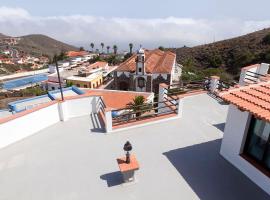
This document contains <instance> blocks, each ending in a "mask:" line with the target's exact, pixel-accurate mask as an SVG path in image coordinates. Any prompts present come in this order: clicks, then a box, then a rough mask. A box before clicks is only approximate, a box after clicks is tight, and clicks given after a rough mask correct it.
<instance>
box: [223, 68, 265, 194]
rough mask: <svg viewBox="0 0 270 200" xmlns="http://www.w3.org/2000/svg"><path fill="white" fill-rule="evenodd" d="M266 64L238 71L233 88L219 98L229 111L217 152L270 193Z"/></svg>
mask: <svg viewBox="0 0 270 200" xmlns="http://www.w3.org/2000/svg"><path fill="white" fill-rule="evenodd" d="M268 71H269V65H268V64H264V63H263V64H256V65H252V66H248V67H245V68H243V69H242V73H241V76H240V81H239V85H240V86H238V87H237V88H232V89H229V90H228V91H225V92H221V93H220V94H219V96H220V97H221V98H222V99H223V100H224V101H225V102H227V103H229V109H228V114H227V120H226V123H225V129H224V135H223V139H222V145H221V150H220V153H221V155H222V156H223V157H224V158H225V159H227V160H228V161H229V162H231V163H232V164H233V165H234V166H235V167H237V168H238V169H239V170H240V171H242V172H243V173H244V174H245V175H246V176H247V177H249V178H250V179H251V180H252V181H253V182H255V183H256V184H257V185H258V186H260V187H261V188H262V189H263V190H265V191H266V192H267V193H268V194H270V75H269V74H268Z"/></svg>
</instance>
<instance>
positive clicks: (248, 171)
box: [220, 105, 270, 195]
mask: <svg viewBox="0 0 270 200" xmlns="http://www.w3.org/2000/svg"><path fill="white" fill-rule="evenodd" d="M250 118H251V115H250V113H248V112H242V111H240V110H239V109H238V108H237V107H236V106H234V105H230V106H229V111H228V116H227V121H226V126H225V130H224V136H223V139H222V145H221V149H220V154H221V155H222V156H223V157H224V158H225V159H227V160H228V161H229V162H230V163H232V164H233V165H234V166H235V167H237V168H238V169H239V170H240V171H242V172H243V173H244V174H245V175H246V176H247V177H249V178H250V179H251V180H252V181H253V182H254V183H256V184H257V185H258V186H259V187H261V188H262V189H263V190H265V191H266V192H267V193H268V194H269V195H270V178H269V177H267V176H266V175H265V174H263V173H262V172H261V171H259V170H258V169H257V168H256V167H254V166H253V165H252V164H250V163H249V162H248V161H246V160H245V159H244V158H243V157H242V156H241V154H242V153H243V148H244V144H245V141H246V134H247V129H248V127H249V122H250Z"/></svg>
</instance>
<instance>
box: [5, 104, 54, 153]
mask: <svg viewBox="0 0 270 200" xmlns="http://www.w3.org/2000/svg"><path fill="white" fill-rule="evenodd" d="M57 122H59V115H58V106H57V104H54V105H51V106H49V107H46V108H42V109H40V110H38V111H35V112H32V113H29V114H27V115H25V116H22V117H18V118H16V119H14V120H11V121H8V122H6V123H3V124H0V148H3V147H6V146H8V145H10V144H12V143H14V142H17V141H19V140H21V139H23V138H26V137H28V136H30V135H33V134H35V133H37V132H38V131H40V130H42V129H44V128H46V127H48V126H51V125H53V124H55V123H57Z"/></svg>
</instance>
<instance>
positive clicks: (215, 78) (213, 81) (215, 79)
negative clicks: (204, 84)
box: [210, 76, 220, 93]
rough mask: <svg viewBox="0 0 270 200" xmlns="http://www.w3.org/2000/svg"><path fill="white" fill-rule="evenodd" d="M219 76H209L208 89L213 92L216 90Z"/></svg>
mask: <svg viewBox="0 0 270 200" xmlns="http://www.w3.org/2000/svg"><path fill="white" fill-rule="evenodd" d="M219 79H220V78H219V77H218V76H211V80H210V91H211V92H212V93H213V92H215V91H216V89H217V88H218V84H219Z"/></svg>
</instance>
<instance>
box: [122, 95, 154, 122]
mask: <svg viewBox="0 0 270 200" xmlns="http://www.w3.org/2000/svg"><path fill="white" fill-rule="evenodd" d="M127 109H131V110H132V111H133V112H136V117H139V116H141V115H142V114H143V113H144V112H147V110H150V109H151V106H150V105H149V104H147V103H145V98H144V96H136V97H135V98H134V99H133V100H132V102H130V103H128V104H127Z"/></svg>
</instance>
